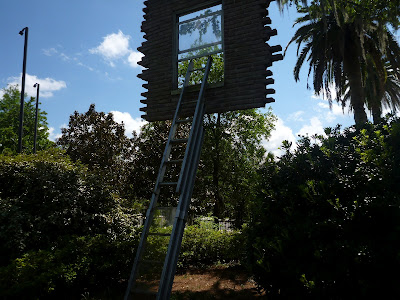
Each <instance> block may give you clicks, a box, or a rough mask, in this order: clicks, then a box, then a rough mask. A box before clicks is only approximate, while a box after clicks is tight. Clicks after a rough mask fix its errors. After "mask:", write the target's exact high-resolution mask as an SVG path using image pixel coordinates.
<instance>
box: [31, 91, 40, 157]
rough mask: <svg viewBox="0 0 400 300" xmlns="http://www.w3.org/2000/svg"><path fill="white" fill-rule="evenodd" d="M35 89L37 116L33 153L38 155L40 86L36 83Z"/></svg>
mask: <svg viewBox="0 0 400 300" xmlns="http://www.w3.org/2000/svg"><path fill="white" fill-rule="evenodd" d="M33 87H35V88H36V114H35V132H34V135H33V153H36V140H37V125H38V110H39V89H40V84H39V83H35V84H34V85H33Z"/></svg>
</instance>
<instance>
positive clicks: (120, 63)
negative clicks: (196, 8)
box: [0, 0, 353, 153]
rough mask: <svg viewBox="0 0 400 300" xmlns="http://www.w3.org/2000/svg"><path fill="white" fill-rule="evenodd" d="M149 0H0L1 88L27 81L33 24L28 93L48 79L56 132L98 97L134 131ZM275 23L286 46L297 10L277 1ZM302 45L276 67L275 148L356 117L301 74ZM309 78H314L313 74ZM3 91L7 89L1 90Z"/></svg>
mask: <svg viewBox="0 0 400 300" xmlns="http://www.w3.org/2000/svg"><path fill="white" fill-rule="evenodd" d="M143 7H144V5H143V1H142V0H118V1H110V0H84V1H76V0H70V1H65V0H37V1H30V0H29V1H28V0H2V1H1V2H0V37H1V45H0V55H1V59H0V88H4V87H6V86H7V85H8V84H20V82H21V72H22V56H23V45H24V37H23V36H20V35H19V34H18V32H19V31H20V30H21V29H22V28H24V27H26V26H28V27H29V42H28V58H27V79H26V92H27V93H28V95H32V96H35V95H36V90H35V89H34V88H33V84H34V83H36V82H38V83H40V90H41V93H40V102H41V108H42V109H43V110H45V111H46V112H47V113H48V122H49V127H50V133H51V138H52V139H53V140H54V139H55V138H56V137H57V136H58V135H59V134H60V131H61V130H60V128H61V127H63V126H64V127H65V126H66V124H68V120H69V116H70V115H71V114H72V113H73V112H74V111H75V110H77V111H79V112H86V111H87V110H88V108H89V105H90V104H91V103H95V104H96V109H97V110H98V111H104V112H113V113H114V116H115V119H116V120H117V121H119V122H121V121H124V123H125V125H126V128H127V134H128V135H129V134H130V133H131V131H132V130H137V129H139V127H140V126H141V125H142V124H143V121H142V120H141V119H140V116H141V112H140V111H139V108H140V107H142V106H143V105H142V104H141V103H140V102H139V100H140V99H142V97H141V95H140V93H142V92H143V91H144V89H143V88H142V86H141V85H142V83H143V81H142V80H141V79H139V78H137V77H136V76H137V75H138V74H139V73H141V68H140V67H139V66H138V65H137V64H136V62H137V61H138V60H140V57H141V54H140V53H139V52H137V47H139V46H140V45H141V43H142V42H143V33H142V32H141V31H140V26H141V22H142V20H143V12H142V8H143ZM269 12H270V17H271V19H272V27H273V28H277V30H278V36H275V37H273V38H271V40H270V41H269V44H270V45H277V44H280V45H282V47H283V48H285V47H286V45H287V43H288V41H289V40H290V38H291V37H292V36H293V34H294V32H295V29H293V28H292V24H293V22H294V20H295V19H296V17H297V15H296V12H295V11H294V10H289V11H285V12H284V14H283V15H281V14H280V13H279V11H278V8H277V5H276V3H274V2H273V3H271V6H270V9H269ZM295 61H296V46H295V45H292V46H291V47H290V48H289V50H288V52H287V54H286V57H285V59H284V60H283V61H280V62H276V63H275V65H274V66H273V67H272V71H273V72H274V79H275V84H274V86H273V88H274V89H275V90H276V94H275V96H274V97H275V99H276V102H275V103H273V104H271V107H272V109H273V112H274V114H275V115H277V117H278V122H277V124H276V130H275V131H274V132H273V134H272V137H271V139H270V140H269V141H268V142H265V145H266V147H267V149H268V150H269V151H273V152H275V153H279V150H277V148H278V147H279V146H280V144H281V141H282V140H283V139H288V140H290V141H295V139H296V136H297V135H298V134H306V133H308V134H309V135H312V134H315V133H321V132H322V129H323V128H324V127H327V126H335V125H336V124H338V123H340V124H343V125H344V126H349V125H352V124H353V115H352V114H349V113H348V112H347V111H346V112H345V114H343V113H342V109H341V108H340V107H339V106H337V105H333V108H332V110H330V109H329V106H328V102H327V101H326V100H324V99H322V98H321V97H317V96H315V95H313V93H312V91H311V90H308V89H307V88H306V85H307V71H308V70H307V67H305V68H304V69H303V72H302V76H301V80H300V82H298V83H296V82H295V81H294V79H293V71H292V70H293V67H294V65H295ZM309 83H312V81H311V79H310V81H309ZM0 93H1V92H0Z"/></svg>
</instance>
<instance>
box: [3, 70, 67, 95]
mask: <svg viewBox="0 0 400 300" xmlns="http://www.w3.org/2000/svg"><path fill="white" fill-rule="evenodd" d="M21 78H22V74H20V76H19V77H16V76H15V77H10V78H9V79H8V85H16V84H18V85H19V86H21V80H22V79H21ZM35 83H39V84H40V94H39V96H40V97H43V98H50V97H53V96H54V94H53V92H55V91H59V90H61V89H64V88H66V87H67V84H66V83H65V81H62V80H60V81H57V80H55V79H53V78H49V77H47V78H43V79H41V78H38V77H37V76H35V75H29V74H26V76H25V92H26V93H27V94H28V96H32V97H36V88H34V87H33V85H34V84H35Z"/></svg>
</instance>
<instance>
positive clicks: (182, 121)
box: [176, 118, 193, 123]
mask: <svg viewBox="0 0 400 300" xmlns="http://www.w3.org/2000/svg"><path fill="white" fill-rule="evenodd" d="M192 121H193V118H188V119H183V120H176V123H189V122H192Z"/></svg>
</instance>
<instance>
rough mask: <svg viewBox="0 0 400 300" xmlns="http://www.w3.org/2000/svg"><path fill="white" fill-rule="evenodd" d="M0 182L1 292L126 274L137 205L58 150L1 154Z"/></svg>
mask: <svg viewBox="0 0 400 300" xmlns="http://www.w3.org/2000/svg"><path fill="white" fill-rule="evenodd" d="M0 182H1V185H0V258H1V260H0V274H1V275H0V277H1V280H0V291H1V293H0V295H1V296H5V295H9V296H14V297H17V298H24V297H28V296H27V295H31V296H29V297H28V298H32V297H40V296H41V295H47V294H51V295H53V290H54V289H55V290H57V291H60V290H63V289H67V288H71V287H73V292H76V291H82V289H83V288H93V286H95V285H97V284H102V283H104V282H108V283H109V284H114V283H116V282H118V281H119V280H120V279H121V278H123V279H125V278H126V277H127V274H129V270H128V268H130V266H131V265H132V259H133V257H134V256H133V253H132V251H133V250H134V249H136V245H137V230H136V227H135V225H136V223H135V222H136V220H135V218H134V214H135V213H136V212H137V211H138V210H139V209H140V205H139V204H138V203H129V202H128V201H127V200H124V199H121V198H119V197H117V196H116V195H115V194H113V193H112V192H111V191H110V190H109V189H108V188H107V187H106V186H104V185H102V181H101V180H99V176H98V175H96V174H94V173H91V172H88V170H87V168H86V167H85V166H83V165H82V164H80V163H74V162H72V161H71V159H69V158H68V157H67V156H65V154H64V153H63V152H62V151H60V150H57V149H51V150H50V151H47V152H44V151H40V152H38V153H37V154H36V155H18V156H12V157H9V156H4V155H3V156H0ZM71 292H72V291H71Z"/></svg>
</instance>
